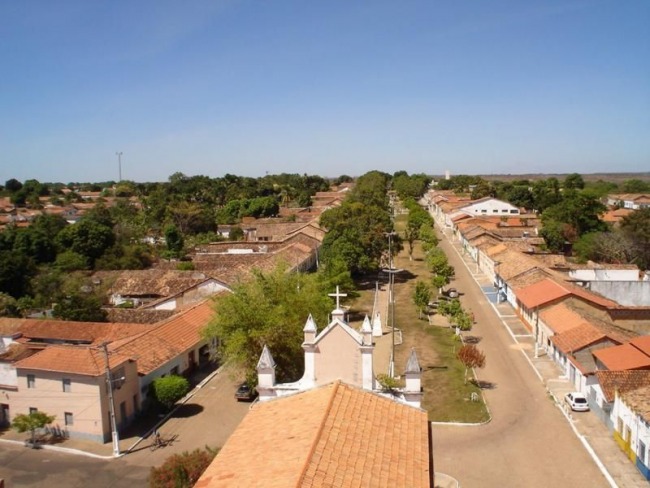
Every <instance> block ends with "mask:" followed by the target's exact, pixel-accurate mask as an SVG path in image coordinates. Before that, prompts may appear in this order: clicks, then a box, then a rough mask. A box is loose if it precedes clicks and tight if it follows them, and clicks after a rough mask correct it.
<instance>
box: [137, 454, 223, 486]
mask: <svg viewBox="0 0 650 488" xmlns="http://www.w3.org/2000/svg"><path fill="white" fill-rule="evenodd" d="M218 452H219V449H211V448H209V447H206V448H205V449H194V450H193V451H192V452H187V451H184V452H183V453H182V454H173V455H172V456H170V457H168V458H167V459H166V460H165V462H164V463H163V464H162V466H160V467H158V468H155V467H152V468H151V473H150V474H149V487H150V488H191V487H192V486H194V484H195V483H196V482H197V481H198V479H199V478H200V477H201V475H202V474H203V472H204V471H205V470H206V469H207V467H208V466H209V465H210V463H211V462H212V460H213V459H214V457H215V456H216V455H217V453H218Z"/></svg>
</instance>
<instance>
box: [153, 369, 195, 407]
mask: <svg viewBox="0 0 650 488" xmlns="http://www.w3.org/2000/svg"><path fill="white" fill-rule="evenodd" d="M151 388H152V391H153V394H154V397H155V399H156V400H157V401H158V402H159V403H161V404H162V405H164V406H165V408H167V409H168V410H171V408H172V407H173V406H174V404H175V403H176V402H177V401H178V400H180V399H181V398H183V397H184V396H185V395H187V392H188V391H190V383H189V381H187V379H186V378H183V377H182V376H178V375H170V376H165V377H163V378H156V379H155V380H153V383H152V387H151Z"/></svg>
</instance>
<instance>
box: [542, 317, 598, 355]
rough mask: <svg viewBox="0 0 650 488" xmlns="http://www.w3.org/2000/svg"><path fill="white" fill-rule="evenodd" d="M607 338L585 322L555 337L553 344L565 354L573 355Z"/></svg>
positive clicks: (552, 339) (552, 338) (552, 340)
mask: <svg viewBox="0 0 650 488" xmlns="http://www.w3.org/2000/svg"><path fill="white" fill-rule="evenodd" d="M606 337H607V336H606V335H605V334H603V333H602V332H601V331H600V330H598V329H597V328H596V327H594V326H593V325H592V324H590V323H588V322H583V323H581V324H580V325H578V326H577V327H573V328H571V329H569V330H567V331H565V332H563V333H562V334H558V335H554V336H553V337H551V342H553V344H554V345H555V347H556V348H557V349H559V350H560V351H562V352H563V353H565V354H571V353H573V352H576V351H579V350H581V349H584V348H585V347H588V346H590V345H591V344H594V343H596V342H598V341H602V340H603V339H605V338H606Z"/></svg>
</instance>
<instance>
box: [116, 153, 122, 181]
mask: <svg viewBox="0 0 650 488" xmlns="http://www.w3.org/2000/svg"><path fill="white" fill-rule="evenodd" d="M115 155H116V156H117V168H118V171H119V173H118V174H119V180H118V182H119V181H122V151H118V152H116V153H115Z"/></svg>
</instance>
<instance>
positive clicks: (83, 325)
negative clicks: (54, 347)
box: [13, 319, 148, 344]
mask: <svg viewBox="0 0 650 488" xmlns="http://www.w3.org/2000/svg"><path fill="white" fill-rule="evenodd" d="M13 320H16V321H20V331H21V332H22V335H23V339H25V340H26V341H32V342H48V341H63V342H74V343H81V344H99V343H101V342H104V341H108V342H110V341H113V340H116V339H120V338H123V337H128V336H133V335H136V334H139V333H140V332H142V331H144V330H146V329H147V328H148V326H147V325H143V324H121V323H108V322H72V321H63V320H42V319H13Z"/></svg>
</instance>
